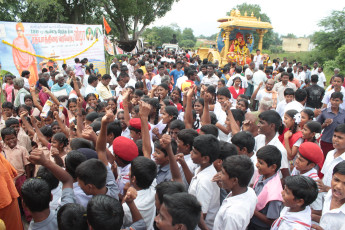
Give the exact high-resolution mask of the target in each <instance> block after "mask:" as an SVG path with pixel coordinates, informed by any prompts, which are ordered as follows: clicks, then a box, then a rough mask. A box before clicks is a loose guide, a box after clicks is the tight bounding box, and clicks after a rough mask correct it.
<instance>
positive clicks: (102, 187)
mask: <svg viewBox="0 0 345 230" xmlns="http://www.w3.org/2000/svg"><path fill="white" fill-rule="evenodd" d="M114 119H115V116H114V113H113V112H112V110H111V108H110V106H108V107H107V109H106V114H105V115H104V116H103V118H102V125H101V130H100V134H99V136H98V138H97V145H96V152H97V155H98V160H96V159H90V160H87V161H84V162H83V163H81V164H80V165H79V166H78V167H77V170H76V175H77V180H78V183H79V186H80V187H81V188H82V190H83V191H84V192H85V194H86V195H99V194H106V195H109V196H111V197H114V198H115V199H118V195H119V187H118V186H117V184H116V182H115V178H114V174H113V172H112V171H111V169H110V167H109V166H108V159H107V155H106V149H107V148H106V144H107V138H106V137H107V124H108V123H110V122H112V121H114Z"/></svg>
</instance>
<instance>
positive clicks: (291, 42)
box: [283, 38, 310, 52]
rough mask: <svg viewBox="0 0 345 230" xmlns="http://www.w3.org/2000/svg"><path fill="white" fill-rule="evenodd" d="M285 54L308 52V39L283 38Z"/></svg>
mask: <svg viewBox="0 0 345 230" xmlns="http://www.w3.org/2000/svg"><path fill="white" fill-rule="evenodd" d="M283 50H284V51H285V52H301V51H309V50H310V39H309V38H283Z"/></svg>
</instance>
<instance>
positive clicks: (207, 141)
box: [193, 134, 219, 163]
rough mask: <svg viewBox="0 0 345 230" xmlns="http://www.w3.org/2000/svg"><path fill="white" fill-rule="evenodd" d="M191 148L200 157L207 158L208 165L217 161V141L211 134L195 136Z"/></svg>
mask: <svg viewBox="0 0 345 230" xmlns="http://www.w3.org/2000/svg"><path fill="white" fill-rule="evenodd" d="M193 147H194V148H195V149H196V150H198V151H199V152H200V154H201V156H203V157H205V156H208V157H209V158H210V161H209V163H213V162H214V161H215V160H216V159H218V155H219V140H218V139H217V138H216V137H215V136H213V135H211V134H205V135H201V136H197V137H196V138H195V139H194V142H193Z"/></svg>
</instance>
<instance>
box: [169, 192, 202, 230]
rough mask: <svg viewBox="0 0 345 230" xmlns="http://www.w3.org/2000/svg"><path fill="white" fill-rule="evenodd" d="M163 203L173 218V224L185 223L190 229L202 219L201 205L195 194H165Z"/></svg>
mask: <svg viewBox="0 0 345 230" xmlns="http://www.w3.org/2000/svg"><path fill="white" fill-rule="evenodd" d="M163 204H164V205H165V207H166V208H167V210H168V213H169V214H170V216H171V218H172V226H174V225H176V224H183V225H185V226H186V228H187V229H188V230H193V229H195V228H196V227H197V225H198V223H199V221H200V215H201V205H200V203H199V201H198V200H197V199H196V197H195V196H193V195H191V194H188V193H186V192H181V193H175V194H172V195H168V194H167V195H164V196H163Z"/></svg>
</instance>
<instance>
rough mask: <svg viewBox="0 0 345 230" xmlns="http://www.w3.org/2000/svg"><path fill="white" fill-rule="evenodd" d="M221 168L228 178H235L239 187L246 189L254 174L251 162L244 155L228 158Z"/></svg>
mask: <svg viewBox="0 0 345 230" xmlns="http://www.w3.org/2000/svg"><path fill="white" fill-rule="evenodd" d="M222 166H223V169H224V170H225V172H226V173H227V174H228V176H229V178H237V180H238V185H239V186H240V187H247V186H248V184H249V182H250V180H251V178H252V176H253V174H254V165H253V162H252V161H251V160H250V158H249V157H247V156H244V155H234V156H230V157H228V158H226V159H225V160H224V161H223V165H222Z"/></svg>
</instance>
